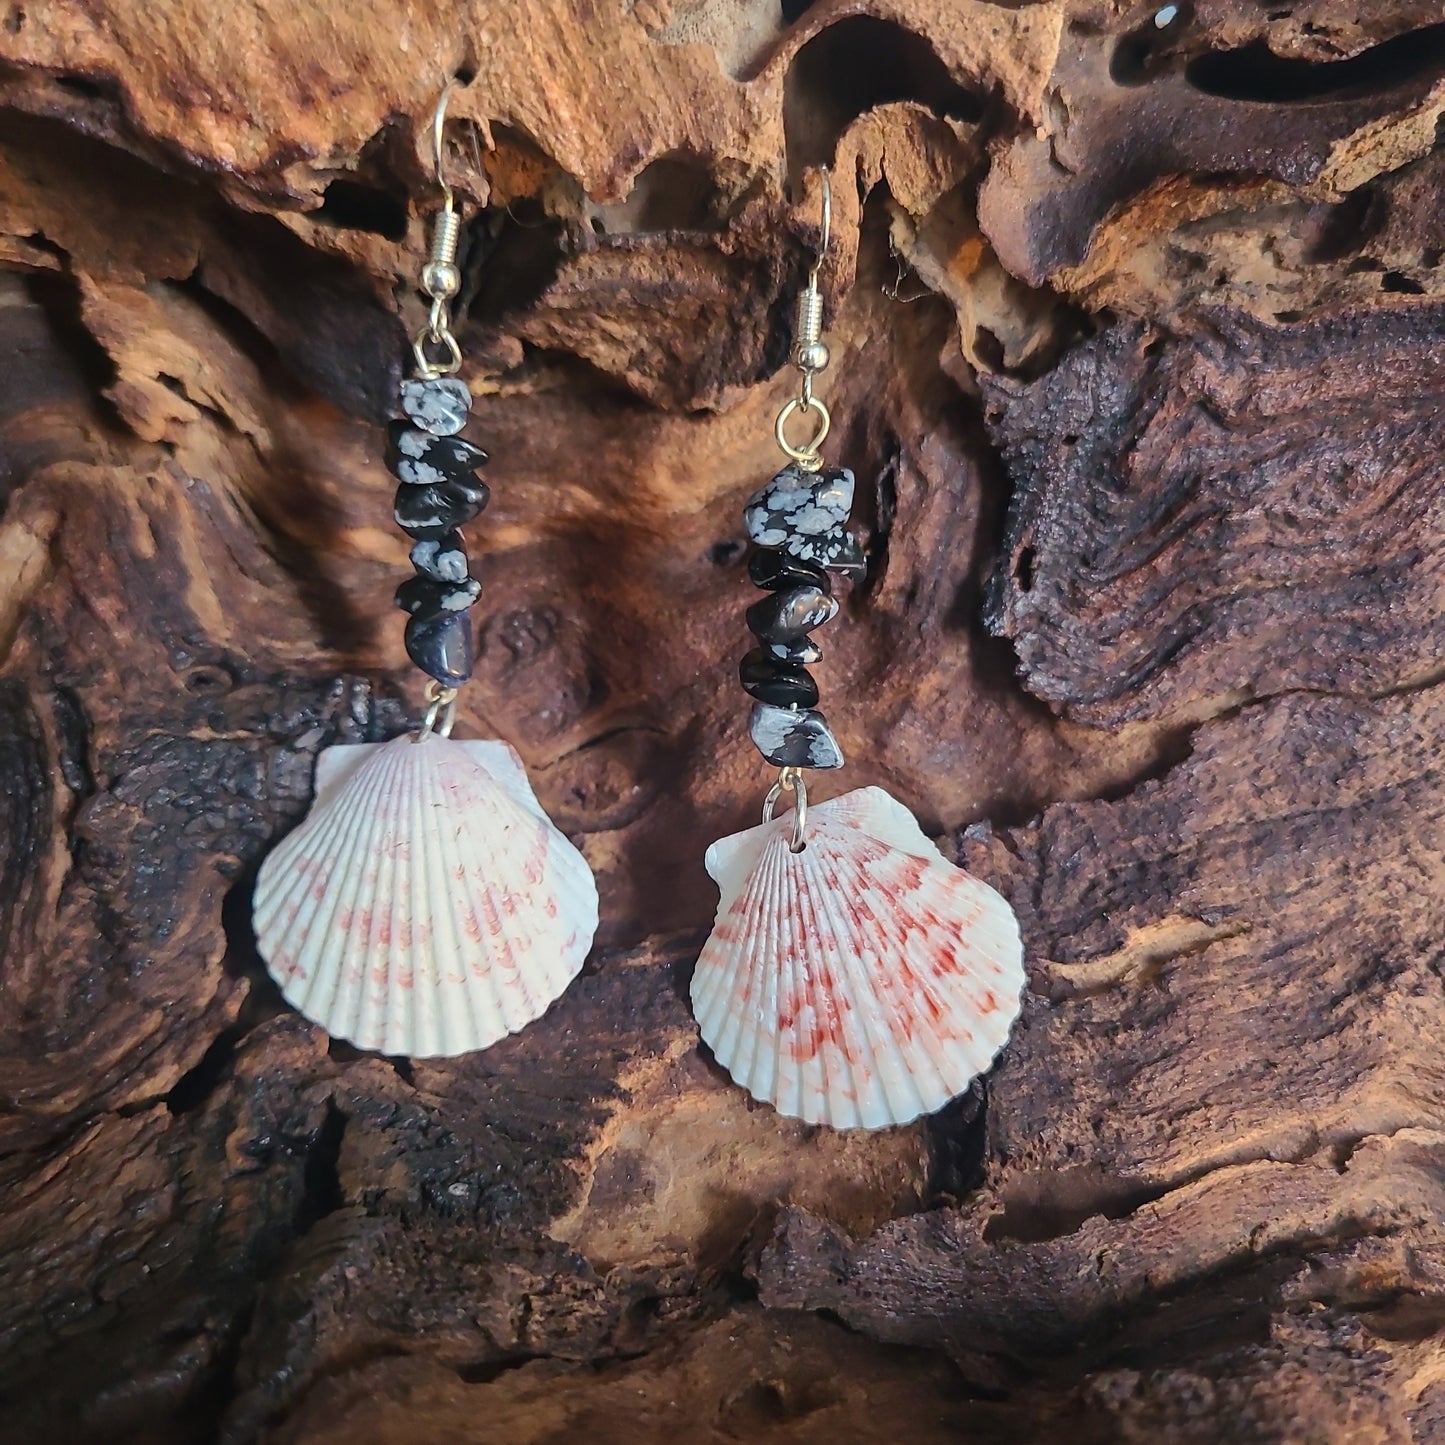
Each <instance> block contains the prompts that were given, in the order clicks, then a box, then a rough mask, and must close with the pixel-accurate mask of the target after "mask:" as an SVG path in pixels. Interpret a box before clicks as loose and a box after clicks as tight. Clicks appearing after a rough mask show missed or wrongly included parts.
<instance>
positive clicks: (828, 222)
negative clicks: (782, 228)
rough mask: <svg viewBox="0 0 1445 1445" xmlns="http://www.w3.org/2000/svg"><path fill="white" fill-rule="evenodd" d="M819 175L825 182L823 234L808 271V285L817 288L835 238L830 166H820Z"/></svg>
mask: <svg viewBox="0 0 1445 1445" xmlns="http://www.w3.org/2000/svg"><path fill="white" fill-rule="evenodd" d="M818 176H819V178H820V179H821V180H822V182H823V234H822V235H821V236H820V237H819V238H818V249H817V250H816V251H815V252H814V253H813V265H812V267H811V268H810V269H809V271H808V285H809V287H811V288H813V289H816V288H817V285H818V275H819V273H820V272H821V271H822V269H823V262H824V261H825V260H826V259H827V256H828V243H829V242H830V241H831V240H832V239H833V183H832V181H831V180H830V179H829V177H828V167H827V166H819V167H818Z"/></svg>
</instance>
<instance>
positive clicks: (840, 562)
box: [822, 532, 868, 581]
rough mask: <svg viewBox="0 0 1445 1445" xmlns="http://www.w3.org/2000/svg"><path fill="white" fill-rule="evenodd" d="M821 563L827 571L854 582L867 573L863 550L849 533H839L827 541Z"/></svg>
mask: <svg viewBox="0 0 1445 1445" xmlns="http://www.w3.org/2000/svg"><path fill="white" fill-rule="evenodd" d="M822 563H823V566H825V567H826V568H827V569H828V571H830V572H837V573H838V574H839V575H840V576H843V577H851V578H853V579H854V580H855V581H856V580H857V579H858V578H860V577H862V576H863V575H864V574H865V573H866V572H867V571H868V563H867V561H866V559H865V558H864V556H863V549H862V548H861V547H860V546H859V545H858V539H857V538H856V537H855V536H854V535H853V534H852V533H851V532H839V533H838V534H837V535H836V536H835V537H833V538H830V539H829V540H828V542H827V544H826V545H825V547H824V549H823V551H822Z"/></svg>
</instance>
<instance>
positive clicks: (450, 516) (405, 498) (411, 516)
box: [394, 481, 492, 540]
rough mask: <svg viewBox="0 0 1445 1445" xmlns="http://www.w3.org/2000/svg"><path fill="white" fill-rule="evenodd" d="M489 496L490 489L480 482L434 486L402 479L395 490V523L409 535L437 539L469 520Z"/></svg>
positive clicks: (488, 499)
mask: <svg viewBox="0 0 1445 1445" xmlns="http://www.w3.org/2000/svg"><path fill="white" fill-rule="evenodd" d="M491 497H492V490H491V488H490V487H489V486H487V484H486V483H485V482H480V481H467V482H442V483H440V484H439V485H437V486H434V487H414V486H410V485H408V484H407V483H405V482H403V483H402V485H401V486H400V487H398V488H397V491H396V506H395V511H394V515H395V517H396V524H397V526H398V527H400V528H401V529H402V531H404V532H409V533H410V534H411V535H412V536H413V537H418V538H423V539H431V538H436V539H438V540H439V539H441V538H442V537H445V536H446V535H447V533H448V532H451V531H454V530H455V529H456V528H457V527H460V526H461V525H462V523H463V522H470V521H471V519H472V518H473V517H475V516H476V515H477V514H478V513H479V512H480V511H481V510H482V508H483V507H485V506H486V505H487V503H488V502H489V501H490V500H491Z"/></svg>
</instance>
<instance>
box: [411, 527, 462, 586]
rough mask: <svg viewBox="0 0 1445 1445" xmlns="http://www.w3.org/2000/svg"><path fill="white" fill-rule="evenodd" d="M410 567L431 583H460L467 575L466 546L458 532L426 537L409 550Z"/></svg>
mask: <svg viewBox="0 0 1445 1445" xmlns="http://www.w3.org/2000/svg"><path fill="white" fill-rule="evenodd" d="M411 565H412V566H413V567H415V568H416V570H417V571H418V572H420V573H421V575H422V576H423V577H430V578H431V579H432V581H433V582H460V581H462V580H463V579H464V578H465V577H466V575H467V544H466V540H465V539H464V538H463V536H462V534H461V533H460V532H448V533H447V534H446V536H444V537H427V538H425V539H424V540H422V541H420V542H418V543H417V544H416V546H414V547H413V548H412V549H411Z"/></svg>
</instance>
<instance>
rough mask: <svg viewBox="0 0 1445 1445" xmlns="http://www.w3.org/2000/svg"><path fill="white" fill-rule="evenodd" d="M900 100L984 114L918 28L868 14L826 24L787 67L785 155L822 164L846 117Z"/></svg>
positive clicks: (955, 115) (968, 116)
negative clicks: (913, 30)
mask: <svg viewBox="0 0 1445 1445" xmlns="http://www.w3.org/2000/svg"><path fill="white" fill-rule="evenodd" d="M901 100H911V101H915V102H917V103H918V104H919V105H923V106H926V107H927V108H928V109H929V110H931V111H933V112H934V113H935V114H937V115H941V116H946V117H948V118H949V119H951V120H962V121H970V122H971V121H977V120H979V119H980V118H981V117H982V115H983V106H982V104H981V103H980V101H979V100H978V98H977V97H976V96H974V95H973V94H972V93H971V92H970V91H968V90H965V89H964V87H963V86H961V85H959V84H958V82H957V81H956V80H955V79H954V78H953V76H952V74H951V73H950V72H949V69H948V67H947V66H946V65H944V63H943V62H942V61H941V60H940V59H939V58H938V54H937V52H936V51H935V50H934V49H933V47H932V45H930V44H929V43H928V41H927V40H925V39H924V38H923V37H922V36H921V35H915V34H914V33H913V32H912V31H911V30H905V29H904V28H903V26H901V25H898V24H895V23H894V22H893V21H890V20H878V19H875V18H874V17H873V16H871V15H854V16H850V17H848V18H847V19H844V20H839V21H838V22H837V23H836V24H834V25H830V26H829V27H828V28H827V29H826V30H825V31H823V32H822V34H821V35H817V36H815V37H814V38H813V39H812V40H810V41H809V42H808V43H807V44H806V45H804V46H803V48H802V49H801V50H799V51H798V53H797V55H796V56H794V57H793V63H792V65H791V66H790V67H789V69H788V75H787V80H786V82H785V84H784V91H783V130H784V134H785V135H786V137H787V150H788V158H789V160H790V162H791V163H792V164H793V165H794V166H795V167H796V166H804V167H806V166H817V165H823V164H825V163H826V162H827V161H829V160H830V159H831V158H832V155H833V149H834V146H835V144H836V142H837V139H838V136H839V135H840V134H841V133H842V132H843V130H844V129H845V128H846V127H847V126H848V124H849V122H850V121H852V120H854V119H856V118H857V117H858V116H860V115H863V114H865V113H866V112H868V111H870V110H874V109H876V108H877V107H878V106H880V105H887V104H889V103H891V102H894V101H901Z"/></svg>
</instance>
